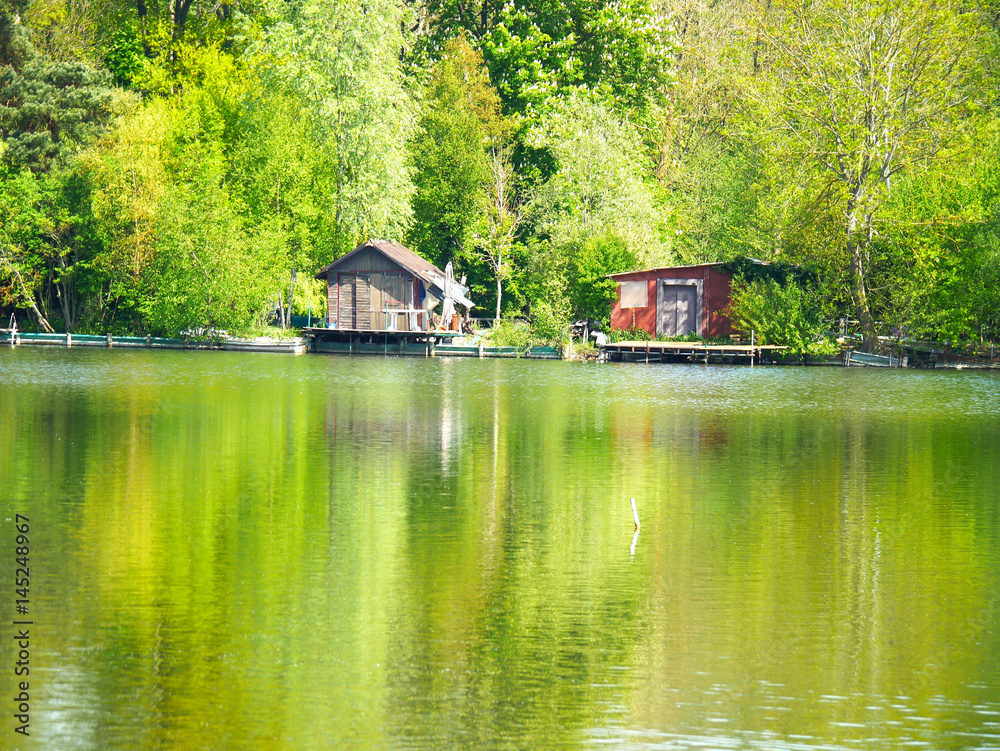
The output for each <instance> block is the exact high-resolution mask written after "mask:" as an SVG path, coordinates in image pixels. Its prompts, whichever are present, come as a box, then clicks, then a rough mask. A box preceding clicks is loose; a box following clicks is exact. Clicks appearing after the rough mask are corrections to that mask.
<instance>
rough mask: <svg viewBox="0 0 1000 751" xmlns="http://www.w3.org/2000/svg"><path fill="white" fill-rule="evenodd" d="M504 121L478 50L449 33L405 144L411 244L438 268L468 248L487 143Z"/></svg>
mask: <svg viewBox="0 0 1000 751" xmlns="http://www.w3.org/2000/svg"><path fill="white" fill-rule="evenodd" d="M503 128H504V124H503V122H502V119H501V116H500V100H499V98H498V97H497V94H496V91H495V90H494V89H493V87H492V85H491V84H490V81H489V77H488V75H487V73H486V70H485V68H484V67H483V61H482V56H481V55H480V54H479V53H478V52H477V51H476V50H475V49H473V48H472V47H471V46H470V45H469V43H468V41H467V40H466V39H465V38H464V37H459V38H458V39H456V40H453V41H450V42H449V43H448V44H447V45H446V46H445V50H444V55H443V57H442V58H441V59H440V60H439V61H438V62H437V64H436V65H435V66H434V68H433V69H432V71H431V80H430V82H429V84H428V86H427V90H426V92H425V95H424V101H423V107H422V111H421V118H420V130H419V131H418V132H417V134H416V135H415V137H414V139H413V142H412V145H411V150H412V154H413V162H414V165H415V167H416V172H415V174H414V185H415V188H416V191H415V193H414V196H413V215H414V222H413V226H412V227H411V229H410V233H409V242H410V247H411V248H412V249H413V250H415V251H417V252H418V253H420V254H421V255H423V256H424V257H425V258H429V259H431V260H433V261H434V263H436V264H437V265H438V266H439V267H441V268H444V266H445V264H447V263H448V261H451V260H454V259H455V258H456V257H459V258H461V257H462V256H463V255H465V256H468V255H469V254H471V253H472V252H473V245H474V240H473V233H474V230H475V229H476V223H477V221H478V219H479V216H480V215H481V213H482V210H483V204H484V191H483V186H484V185H485V184H486V183H487V181H488V180H489V176H490V165H489V158H488V156H487V149H488V148H489V147H490V146H491V145H493V144H494V143H495V142H497V141H498V140H499V139H500V137H501V136H502V131H503Z"/></svg>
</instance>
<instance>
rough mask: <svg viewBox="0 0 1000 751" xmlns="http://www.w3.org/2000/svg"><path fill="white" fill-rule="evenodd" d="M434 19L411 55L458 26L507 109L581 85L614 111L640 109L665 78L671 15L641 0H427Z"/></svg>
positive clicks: (533, 105)
mask: <svg viewBox="0 0 1000 751" xmlns="http://www.w3.org/2000/svg"><path fill="white" fill-rule="evenodd" d="M426 13H427V15H428V16H429V17H430V18H433V19H434V20H435V23H433V24H432V25H431V26H430V28H428V29H427V32H426V34H425V35H424V36H422V37H421V38H420V39H418V43H419V48H418V55H420V56H424V57H428V56H436V53H437V51H438V50H440V49H441V48H442V47H443V46H444V43H445V40H446V39H447V38H449V37H451V36H453V35H455V33H456V32H460V31H464V32H465V33H466V34H468V35H469V38H470V39H472V40H475V44H476V45H477V46H478V48H479V49H480V51H481V52H482V54H483V57H484V58H485V61H486V66H487V68H488V69H489V71H490V79H491V80H492V81H493V82H494V85H495V86H496V87H497V90H498V91H499V93H500V97H501V99H502V101H503V105H504V112H505V113H506V114H509V115H517V116H525V115H527V116H529V117H530V115H531V113H532V112H533V111H537V110H538V109H539V108H541V107H544V106H545V104H546V103H547V100H549V99H550V98H551V97H552V96H553V95H554V94H556V93H558V92H560V91H564V90H566V89H569V88H572V87H578V86H582V87H585V88H587V89H590V90H593V91H597V92H599V93H600V95H601V96H602V97H603V98H605V99H606V100H607V101H608V102H610V103H611V104H612V105H613V106H614V107H616V108H617V109H619V111H629V110H640V111H644V110H646V109H647V108H648V107H649V106H650V105H651V104H652V103H655V102H658V101H661V100H662V98H663V96H664V94H665V92H666V90H667V89H668V88H669V86H670V83H671V81H672V72H673V66H672V63H673V60H672V55H673V53H674V49H675V47H674V31H673V27H672V24H671V19H670V18H668V17H667V15H666V14H664V13H662V12H660V11H659V10H657V8H656V7H654V6H652V5H650V4H649V3H645V2H641V0H626V1H625V2H607V1H606V0H600V1H599V2H582V1H580V0H573V1H572V2H567V3H556V4H553V3H546V2H538V1H537V0H532V2H525V3H518V4H513V3H506V4H504V3H493V2H486V3H483V4H482V6H481V8H480V9H478V10H477V11H473V12H470V10H469V9H468V8H465V7H464V4H463V3H462V2H461V0H431V1H430V2H429V3H428V4H427V7H426Z"/></svg>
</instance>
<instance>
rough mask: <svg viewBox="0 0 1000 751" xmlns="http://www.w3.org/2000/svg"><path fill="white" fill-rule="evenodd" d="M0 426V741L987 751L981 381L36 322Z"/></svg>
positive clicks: (996, 603) (989, 684) (998, 721)
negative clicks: (191, 342)
mask: <svg viewBox="0 0 1000 751" xmlns="http://www.w3.org/2000/svg"><path fill="white" fill-rule="evenodd" d="M0 421H2V434H0V456H2V459H3V460H2V462H0V510H2V511H3V518H4V519H8V518H11V517H12V516H13V515H14V514H15V513H22V514H25V515H28V516H29V517H30V518H31V520H32V529H33V531H32V555H33V571H32V595H31V603H32V613H31V615H32V617H33V618H34V621H35V624H36V625H35V626H34V628H35V639H34V641H33V652H32V673H31V678H32V737H31V739H30V742H29V743H28V744H25V743H23V742H22V743H21V744H20V747H21V748H45V749H49V748H51V749H101V750H103V749H160V748H171V749H173V748H177V749H201V748H220V749H221V748H247V749H328V748H361V749H367V748H371V749H376V748H398V749H407V748H414V749H451V748H454V749H467V748H483V749H507V748H510V749H550V748H551V749H576V748H585V747H589V746H600V747H610V748H662V749H684V748H778V749H781V748H789V749H793V748H807V749H812V748H868V749H896V748H901V747H903V746H912V747H917V748H919V747H925V748H935V749H952V748H954V749H959V748H984V749H991V748H1000V625H998V624H1000V513H998V499H1000V462H998V457H1000V378H997V377H996V376H995V375H992V374H970V373H942V372H870V371H860V370H852V371H846V370H843V369H802V368H784V369H767V368H754V369H750V368H714V367H713V368H705V367H694V366H692V367H687V366H656V367H654V366H642V365H610V364H609V365H602V366H598V365H586V364H580V363H553V362H527V361H507V360H504V361H501V360H457V359H432V360H424V359H392V358H389V359H383V358H355V359H351V358H336V357H324V356H313V355H309V356H302V357H286V356H263V355H245V354H238V353H210V352H144V351H134V352H130V351H117V350H114V351H96V350H92V351H86V350H69V351H67V350H62V349H42V348H36V349H31V348H19V349H15V350H4V351H0ZM631 497H634V498H635V499H636V501H637V504H638V507H639V513H640V516H641V517H642V529H641V532H640V534H639V536H638V538H637V539H636V540H634V542H635V545H634V549H633V548H632V543H633V522H632V512H631V509H630V507H629V498H631ZM5 524H6V527H5V528H4V529H6V530H7V531H5V532H4V531H0V555H2V556H3V561H4V564H3V566H2V567H0V570H2V571H4V572H7V571H9V570H10V568H11V565H10V564H9V563H8V562H10V561H12V559H13V557H14V553H13V547H14V543H13V534H12V532H13V530H12V529H11V522H7V521H5ZM12 600H13V595H10V602H11V604H10V605H8V606H2V605H0V607H5V608H7V609H8V612H10V609H12V606H13V603H12ZM10 641H11V640H10V639H8V638H4V639H2V640H0V643H2V644H3V647H2V648H0V670H2V671H3V673H4V674H5V675H7V676H8V677H7V678H6V679H5V680H4V681H3V682H0V690H2V691H5V692H10V691H13V690H14V689H13V685H14V684H13V676H12V675H10V672H11V671H10V670H9V666H10V665H12V664H13V660H14V657H13V656H12V654H13V653H12V651H11V645H10ZM3 695H4V696H7V695H8V694H7V693H5V694H3ZM8 704H9V702H8ZM4 714H5V715H9V712H7V713H4ZM11 723H12V720H10V719H8V721H7V722H6V726H3V727H0V732H2V733H4V734H5V735H6V736H7V737H6V738H5V739H4V740H5V741H8V742H9V743H10V744H11V745H12V747H13V744H14V741H13V740H11V739H16V740H20V741H23V739H20V738H19V737H16V736H13V734H12V732H11V731H12V727H10V726H11Z"/></svg>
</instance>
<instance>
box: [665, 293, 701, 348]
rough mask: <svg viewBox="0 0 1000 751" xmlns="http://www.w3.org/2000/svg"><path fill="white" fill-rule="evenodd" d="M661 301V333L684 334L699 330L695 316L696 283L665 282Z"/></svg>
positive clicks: (666, 334)
mask: <svg viewBox="0 0 1000 751" xmlns="http://www.w3.org/2000/svg"><path fill="white" fill-rule="evenodd" d="M659 302H660V309H659V311H658V313H659V322H658V323H659V325H658V326H657V331H658V332H659V333H661V334H663V335H664V336H684V335H685V334H690V333H691V332H692V331H697V330H698V323H697V318H696V316H695V313H696V310H697V304H698V289H697V288H696V287H695V286H694V285H688V284H664V285H663V288H662V290H661V293H660V300H659Z"/></svg>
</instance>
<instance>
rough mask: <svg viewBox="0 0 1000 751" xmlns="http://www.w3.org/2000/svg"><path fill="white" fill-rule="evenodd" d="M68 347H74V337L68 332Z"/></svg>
mask: <svg viewBox="0 0 1000 751" xmlns="http://www.w3.org/2000/svg"><path fill="white" fill-rule="evenodd" d="M66 346H67V347H72V346H73V335H72V334H71V333H69V332H68V331H67V332H66Z"/></svg>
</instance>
